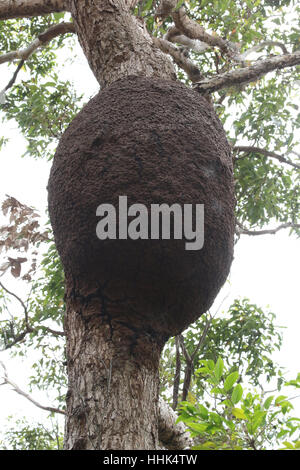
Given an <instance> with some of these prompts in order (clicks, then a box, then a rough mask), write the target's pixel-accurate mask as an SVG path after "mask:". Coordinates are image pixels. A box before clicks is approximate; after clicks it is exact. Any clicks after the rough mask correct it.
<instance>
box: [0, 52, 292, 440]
mask: <svg viewBox="0 0 300 470" xmlns="http://www.w3.org/2000/svg"><path fill="white" fill-rule="evenodd" d="M64 59H66V58H62V62H64ZM2 69H4V70H2ZM11 70H12V69H10V70H8V69H6V70H5V67H4V66H3V65H2V66H1V72H4V73H3V74H1V77H0V90H1V89H2V88H3V87H4V86H5V85H6V83H7V82H8V80H9V79H10V78H11ZM63 77H65V78H70V77H71V78H72V80H73V82H74V83H75V86H76V88H77V90H79V92H83V93H85V94H87V95H89V96H91V95H93V94H94V93H95V92H96V91H97V88H98V87H97V84H96V81H95V79H94V77H93V75H92V72H90V70H89V68H88V66H87V63H86V60H85V58H84V57H83V55H82V54H81V53H80V52H79V58H78V59H76V61H75V62H74V64H73V65H70V64H68V66H66V67H65V69H64V70H63V71H62V73H61V75H60V78H63ZM0 134H1V135H4V136H5V137H9V138H10V141H9V143H8V145H7V146H6V147H4V149H3V150H2V151H1V152H0V201H2V200H3V199H4V198H5V195H6V194H8V195H10V196H13V197H15V198H16V199H18V200H19V201H20V202H22V203H25V204H27V205H29V206H34V207H35V208H37V209H38V210H40V212H41V213H42V214H43V213H44V212H45V208H46V207H47V190H46V187H47V181H48V177H49V171H50V167H51V162H47V161H44V160H34V159H32V158H29V157H26V158H21V155H22V154H23V153H24V150H25V140H24V138H23V137H22V136H21V135H20V133H19V131H18V128H17V125H16V124H15V123H14V122H10V123H8V124H6V125H5V126H3V127H2V125H1V132H0ZM2 263H3V259H0V265H1V264H2ZM299 267H300V249H299V240H297V239H296V237H295V236H289V235H288V231H280V232H278V233H277V234H276V235H264V236H258V237H250V236H246V235H244V236H242V237H241V239H240V240H239V242H238V243H237V245H236V247H235V256H234V261H233V264H232V268H231V274H230V282H227V283H226V284H225V286H224V288H223V289H222V291H221V293H220V294H219V296H218V298H217V299H216V302H215V304H214V306H213V308H212V311H214V308H216V307H217V306H218V305H219V303H220V302H221V300H222V299H223V298H224V296H226V295H227V294H228V297H227V299H226V302H224V304H223V308H224V309H226V306H228V305H230V303H232V301H233V300H234V299H235V298H242V297H247V298H249V299H250V301H251V302H253V303H256V304H257V305H258V306H259V307H262V308H266V307H268V306H269V307H268V308H269V309H270V310H271V311H273V312H274V313H275V314H276V316H277V319H276V324H277V325H280V326H284V327H286V328H285V329H284V330H283V335H284V336H283V338H284V341H283V346H282V349H281V351H280V352H279V353H274V359H275V360H276V361H277V362H279V363H280V364H281V365H282V366H284V367H286V369H287V373H286V377H287V378H288V379H292V378H295V376H296V375H297V373H298V372H300V341H299V334H300V307H299V306H300V282H299V281H300V273H299V269H300V268H299ZM2 279H4V278H2ZM7 279H8V281H7V282H8V285H9V286H10V285H14V281H13V280H12V279H11V278H9V277H8V278H7ZM1 359H2V360H3V361H4V362H5V363H6V365H7V367H8V371H9V375H10V377H11V379H12V380H14V381H15V382H16V383H18V384H19V385H20V386H21V388H23V389H24V390H26V391H28V388H27V377H28V376H29V375H30V373H31V371H30V370H28V367H27V365H26V358H24V360H23V361H20V359H12V358H10V357H9V355H8V353H6V352H5V353H0V360H1ZM33 396H34V398H36V399H38V400H40V401H41V402H42V404H44V405H51V403H50V402H48V401H47V400H48V399H49V400H51V397H47V394H45V393H38V392H36V391H35V392H34V394H33ZM294 406H295V412H297V415H298V416H299V417H300V398H298V400H295V401H294ZM295 414H296V413H295ZM9 415H12V416H14V417H22V416H24V415H26V416H27V417H28V420H29V421H30V420H41V419H44V417H45V415H47V413H46V412H44V411H41V410H39V409H38V408H36V407H35V406H34V405H32V404H31V403H29V402H28V401H26V399H25V398H23V397H21V396H18V395H17V394H15V393H13V392H12V391H11V390H10V389H9V387H7V386H2V387H0V429H1V427H2V426H5V425H6V418H7V416H9ZM0 438H1V436H0Z"/></svg>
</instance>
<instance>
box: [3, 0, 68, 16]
mask: <svg viewBox="0 0 300 470" xmlns="http://www.w3.org/2000/svg"><path fill="white" fill-rule="evenodd" d="M61 11H69V1H68V0H47V1H45V0H0V20H8V19H14V18H29V17H31V16H41V15H48V14H49V13H56V12H61Z"/></svg>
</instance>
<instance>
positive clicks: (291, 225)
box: [236, 221, 300, 236]
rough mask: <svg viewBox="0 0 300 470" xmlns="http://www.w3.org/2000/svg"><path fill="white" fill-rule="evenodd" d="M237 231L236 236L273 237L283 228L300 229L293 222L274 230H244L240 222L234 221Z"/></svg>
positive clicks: (299, 226)
mask: <svg viewBox="0 0 300 470" xmlns="http://www.w3.org/2000/svg"><path fill="white" fill-rule="evenodd" d="M236 224H237V226H238V229H236V233H237V234H238V235H253V236H256V235H275V233H277V232H278V231H279V230H282V229H284V228H300V224H294V223H293V222H287V223H285V224H281V225H279V226H278V227H276V228H273V229H266V230H248V229H246V228H245V227H244V226H243V225H242V224H241V223H240V222H238V221H236Z"/></svg>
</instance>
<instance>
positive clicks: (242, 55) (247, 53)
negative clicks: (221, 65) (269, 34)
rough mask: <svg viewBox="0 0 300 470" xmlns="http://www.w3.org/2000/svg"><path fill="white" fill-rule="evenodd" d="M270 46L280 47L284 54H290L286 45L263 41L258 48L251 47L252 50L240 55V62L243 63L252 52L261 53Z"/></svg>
mask: <svg viewBox="0 0 300 470" xmlns="http://www.w3.org/2000/svg"><path fill="white" fill-rule="evenodd" d="M268 46H273V47H280V49H281V50H282V52H283V54H288V50H287V48H286V47H285V44H283V43H282V42H279V41H269V40H266V41H262V42H261V43H259V44H257V45H256V46H253V47H250V48H249V49H247V50H246V51H245V52H243V53H241V54H240V55H239V60H240V61H241V62H243V61H244V60H245V59H246V57H247V56H248V55H249V54H251V53H252V52H256V51H259V50H260V49H262V48H263V47H268Z"/></svg>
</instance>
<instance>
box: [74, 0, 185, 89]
mask: <svg viewBox="0 0 300 470" xmlns="http://www.w3.org/2000/svg"><path fill="white" fill-rule="evenodd" d="M71 12H72V17H73V21H74V23H75V28H76V31H77V34H78V38H79V42H80V44H81V46H82V49H83V51H84V53H85V55H86V57H87V59H88V62H89V65H90V67H91V69H92V71H93V72H94V75H95V77H96V78H97V80H98V82H99V83H100V86H101V87H102V88H104V87H106V86H108V85H110V84H111V83H113V82H114V81H116V80H118V79H120V78H124V77H127V76H128V75H138V76H143V77H160V78H165V79H168V80H174V79H176V75H175V71H174V67H173V64H172V62H171V60H170V59H169V58H168V56H167V55H165V54H163V53H162V52H161V51H160V50H159V49H158V47H156V46H155V45H154V43H153V40H152V38H151V36H150V35H149V33H148V32H147V30H146V27H145V25H144V23H143V22H142V20H138V19H137V18H136V17H135V16H133V15H132V14H131V12H130V10H129V7H128V0H127V1H126V0H100V1H98V2H95V1H93V0H86V1H84V2H82V1H81V0H71Z"/></svg>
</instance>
